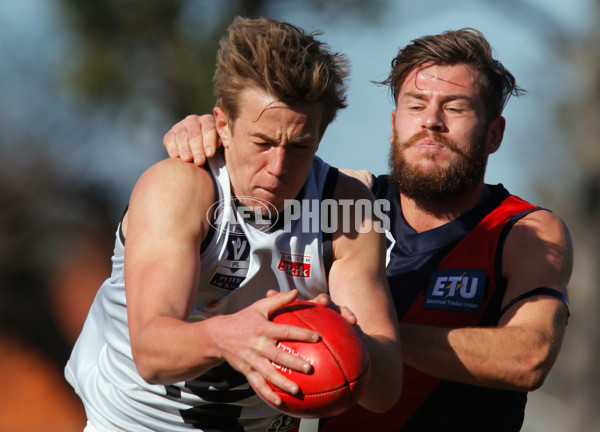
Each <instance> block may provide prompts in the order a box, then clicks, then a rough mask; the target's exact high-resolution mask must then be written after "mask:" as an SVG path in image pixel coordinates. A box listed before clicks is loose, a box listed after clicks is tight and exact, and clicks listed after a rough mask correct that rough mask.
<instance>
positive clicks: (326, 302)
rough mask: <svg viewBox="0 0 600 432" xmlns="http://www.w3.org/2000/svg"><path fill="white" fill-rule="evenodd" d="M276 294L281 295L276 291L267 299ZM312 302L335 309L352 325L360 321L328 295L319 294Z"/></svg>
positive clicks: (268, 294) (271, 291)
mask: <svg viewBox="0 0 600 432" xmlns="http://www.w3.org/2000/svg"><path fill="white" fill-rule="evenodd" d="M276 294H279V291H275V290H269V291H267V297H270V296H272V295H276ZM310 301H312V302H313V303H317V304H320V305H322V306H327V307H329V308H330V309H333V310H334V311H336V312H337V313H339V314H340V315H341V316H342V317H343V318H344V319H345V320H346V321H348V323H349V324H351V325H355V324H356V323H357V322H358V320H357V319H356V315H354V313H353V312H352V311H351V310H350V309H348V308H347V307H346V306H338V305H336V304H335V303H334V302H333V300H331V297H329V295H327V294H319V295H318V296H316V297H315V298H314V299H312V300H310Z"/></svg>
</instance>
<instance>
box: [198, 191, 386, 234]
mask: <svg viewBox="0 0 600 432" xmlns="http://www.w3.org/2000/svg"><path fill="white" fill-rule="evenodd" d="M242 203H243V204H242ZM389 210H390V202H389V201H388V200H385V199H378V200H373V201H372V200H368V199H359V200H350V199H340V200H334V199H324V200H319V199H310V200H308V199H306V200H285V201H284V208H283V210H282V211H277V209H276V208H275V207H274V206H273V204H271V203H270V202H269V201H266V200H263V199H260V198H256V197H236V198H231V199H229V200H219V201H216V202H215V203H214V204H213V205H212V206H211V207H210V209H209V211H208V213H207V218H208V221H209V222H210V224H211V225H212V227H213V228H215V229H217V230H220V229H223V225H222V223H221V222H222V221H223V220H224V219H228V220H233V219H236V220H238V221H239V220H240V219H243V220H244V221H245V222H247V223H251V224H252V225H253V226H254V227H255V228H257V229H259V230H260V231H264V232H270V231H271V230H272V229H273V228H274V227H278V228H280V229H282V230H284V231H286V230H287V231H289V230H291V229H292V228H291V226H292V223H293V222H294V221H299V223H301V224H302V225H301V231H302V232H303V233H317V232H323V233H329V234H332V233H339V232H341V233H344V234H349V233H352V232H368V231H372V230H373V231H375V232H378V233H385V231H386V230H388V231H389V229H390V218H389V216H388V213H389ZM228 212H229V213H230V216H233V218H231V217H229V218H224V216H225V215H226V214H227V213H228Z"/></svg>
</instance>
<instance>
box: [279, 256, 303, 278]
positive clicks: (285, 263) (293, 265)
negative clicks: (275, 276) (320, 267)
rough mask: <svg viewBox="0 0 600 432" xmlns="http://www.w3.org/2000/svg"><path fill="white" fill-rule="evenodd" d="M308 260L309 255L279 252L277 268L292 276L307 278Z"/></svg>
mask: <svg viewBox="0 0 600 432" xmlns="http://www.w3.org/2000/svg"><path fill="white" fill-rule="evenodd" d="M310 261H311V257H310V256H307V255H294V254H291V253H285V252H281V255H280V258H279V264H277V270H279V271H282V272H285V273H286V274H288V275H290V276H293V277H302V278H309V277H310Z"/></svg>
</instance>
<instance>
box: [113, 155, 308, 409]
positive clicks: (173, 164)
mask: <svg viewBox="0 0 600 432" xmlns="http://www.w3.org/2000/svg"><path fill="white" fill-rule="evenodd" d="M212 200H213V186H212V180H211V179H210V177H209V175H208V173H207V172H206V171H205V170H199V169H197V168H196V167H194V166H193V165H191V164H186V163H182V162H181V161H178V160H176V159H169V160H165V161H162V162H159V163H158V164H156V165H155V166H153V167H152V168H150V169H149V170H148V171H147V172H146V173H144V174H143V175H142V177H141V178H140V180H139V182H138V184H137V185H136V187H135V189H134V191H133V194H132V197H131V201H130V206H129V210H128V212H127V215H126V217H125V218H124V225H123V230H124V234H125V237H126V248H125V284H126V287H127V288H126V293H127V303H128V305H127V306H128V320H129V331H130V337H131V345H132V352H133V356H134V360H135V362H136V366H137V368H138V371H139V372H140V375H141V376H142V377H143V378H144V379H146V380H147V381H149V382H153V383H160V384H171V383H174V382H178V381H183V380H187V379H192V378H195V377H197V376H199V375H201V374H202V373H204V372H206V371H207V370H209V369H211V368H212V367H215V366H217V365H219V364H220V363H222V362H223V361H227V362H229V363H230V365H231V366H232V367H234V368H235V369H237V370H239V371H240V372H242V373H244V374H245V375H246V376H247V377H248V379H249V380H250V381H251V382H252V383H253V384H255V385H256V387H257V388H259V389H263V388H264V389H268V386H266V385H265V382H264V380H266V379H269V380H272V382H273V384H275V385H276V386H278V387H280V388H282V389H283V390H286V391H289V392H291V393H294V392H296V391H297V386H296V384H295V383H293V382H291V381H289V380H287V379H286V378H285V377H284V376H283V375H281V374H279V373H277V372H276V370H275V369H274V367H273V366H272V364H271V361H277V362H278V363H279V364H282V365H283V364H285V365H286V366H288V367H290V368H292V369H295V370H301V371H302V370H304V371H306V370H307V367H308V365H307V364H306V363H305V362H304V361H302V360H301V359H298V358H297V357H294V356H292V355H287V353H283V352H282V351H281V350H278V349H277V348H276V346H275V343H276V341H277V340H278V339H281V338H284V337H285V338H293V339H298V340H306V341H313V340H315V338H316V337H318V336H317V335H316V334H314V332H311V331H307V330H305V329H301V328H299V327H292V326H281V325H276V324H273V323H270V322H269V321H268V316H269V314H270V313H271V312H272V311H274V310H275V309H277V308H279V307H281V306H283V305H285V304H287V303H289V302H290V301H293V300H294V299H295V297H296V295H297V293H296V292H290V293H285V294H281V295H279V296H273V297H272V298H268V299H264V300H261V301H260V302H256V303H255V304H253V305H251V306H250V307H248V308H246V309H243V310H242V311H240V312H238V313H236V314H232V315H227V316H221V317H215V318H210V319H207V320H204V321H201V322H194V323H191V322H188V321H186V320H187V317H188V316H189V313H190V311H191V305H192V302H193V299H194V296H195V294H196V289H197V286H198V275H199V272H200V265H201V263H200V256H199V252H200V245H201V242H202V240H203V239H204V237H205V235H206V232H207V230H208V220H207V218H205V217H202V215H205V214H207V211H208V209H209V207H210V206H211V205H212ZM149 232H151V233H153V234H152V235H147V233H149ZM263 396H264V397H265V398H267V399H269V400H273V401H274V403H277V399H278V396H277V395H276V394H275V393H274V392H272V391H271V390H270V389H268V390H265V393H264V394H263Z"/></svg>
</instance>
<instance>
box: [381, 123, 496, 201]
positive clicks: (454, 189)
mask: <svg viewBox="0 0 600 432" xmlns="http://www.w3.org/2000/svg"><path fill="white" fill-rule="evenodd" d="M483 132H484V133H482V134H481V136H479V137H478V139H477V141H476V142H475V145H474V146H472V147H471V148H470V149H469V150H468V151H463V150H461V149H460V148H459V147H458V146H457V145H456V143H455V142H454V141H452V140H449V139H448V138H445V137H443V136H441V135H440V134H438V133H436V132H427V131H423V132H419V133H418V134H416V135H413V136H412V137H411V138H409V139H408V140H407V141H404V142H401V141H400V139H399V138H398V134H397V133H396V130H394V131H393V136H392V148H391V151H390V157H389V164H390V170H391V174H390V180H391V182H392V183H393V184H394V185H395V186H396V187H397V188H398V190H399V191H400V193H401V194H403V195H406V196H407V197H409V198H411V199H413V200H415V201H416V202H418V203H420V204H421V205H425V206H430V205H432V204H436V203H439V202H445V201H448V200H452V199H455V198H457V197H459V196H461V195H463V194H464V193H465V192H467V191H469V190H471V189H473V188H475V187H476V186H477V185H478V184H479V183H480V182H482V181H483V177H484V174H485V167H486V164H487V157H486V154H485V131H483ZM427 136H429V137H431V138H432V139H434V140H435V141H437V142H438V143H440V144H442V145H443V146H444V147H446V148H447V149H449V150H451V151H453V152H455V153H458V154H459V155H460V156H461V158H460V159H459V160H458V162H454V163H453V164H452V165H450V166H448V167H446V168H440V167H436V168H435V169H433V170H431V169H427V170H424V169H421V168H420V167H418V166H412V165H410V164H409V163H408V162H407V161H406V158H405V157H404V155H403V153H402V149H405V148H408V147H410V146H412V145H414V144H415V143H416V142H417V141H418V140H420V139H422V138H425V137H427Z"/></svg>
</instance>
